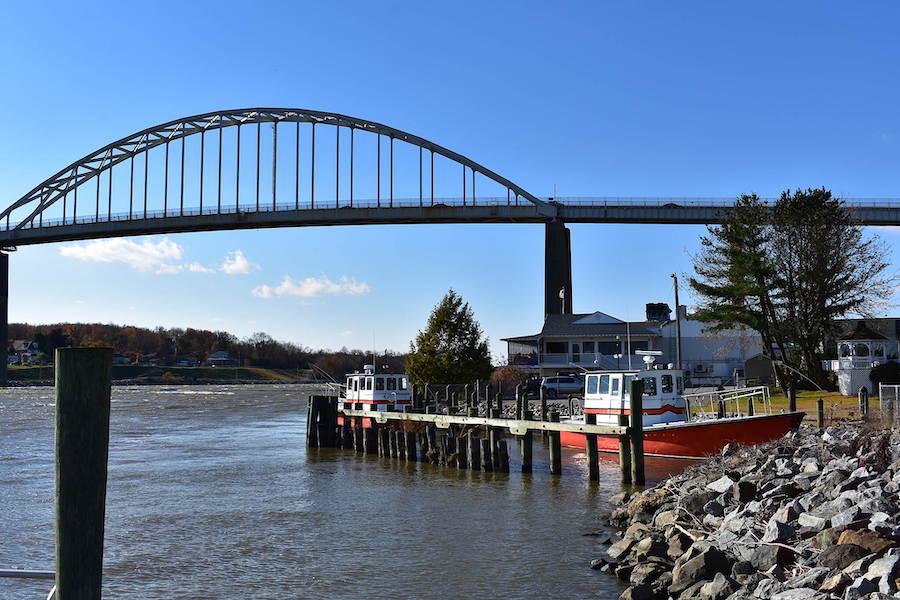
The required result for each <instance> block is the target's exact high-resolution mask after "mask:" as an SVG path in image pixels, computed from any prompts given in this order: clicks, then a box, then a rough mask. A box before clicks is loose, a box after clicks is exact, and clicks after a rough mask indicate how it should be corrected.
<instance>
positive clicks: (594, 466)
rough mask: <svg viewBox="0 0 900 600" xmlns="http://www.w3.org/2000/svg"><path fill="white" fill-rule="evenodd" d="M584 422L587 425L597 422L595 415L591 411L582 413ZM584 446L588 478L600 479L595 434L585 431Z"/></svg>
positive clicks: (591, 479) (592, 479)
mask: <svg viewBox="0 0 900 600" xmlns="http://www.w3.org/2000/svg"><path fill="white" fill-rule="evenodd" d="M584 422H585V424H587V425H596V424H597V415H595V414H593V413H584ZM584 446H585V450H586V451H587V461H588V479H589V480H590V481H599V480H600V458H599V456H598V452H597V434H596V433H586V434H585V435H584Z"/></svg>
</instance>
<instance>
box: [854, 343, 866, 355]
mask: <svg viewBox="0 0 900 600" xmlns="http://www.w3.org/2000/svg"><path fill="white" fill-rule="evenodd" d="M868 355H869V345H868V344H853V356H868Z"/></svg>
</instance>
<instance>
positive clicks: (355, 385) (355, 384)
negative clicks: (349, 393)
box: [353, 377, 359, 392]
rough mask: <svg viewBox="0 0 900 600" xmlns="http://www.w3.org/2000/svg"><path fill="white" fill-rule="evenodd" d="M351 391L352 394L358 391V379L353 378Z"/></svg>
mask: <svg viewBox="0 0 900 600" xmlns="http://www.w3.org/2000/svg"><path fill="white" fill-rule="evenodd" d="M353 391H354V392H358V391H359V377H354V378H353Z"/></svg>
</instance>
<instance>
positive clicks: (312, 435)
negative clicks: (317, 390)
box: [110, 358, 319, 448]
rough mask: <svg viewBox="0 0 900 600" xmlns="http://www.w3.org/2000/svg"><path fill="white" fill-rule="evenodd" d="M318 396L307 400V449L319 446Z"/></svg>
mask: <svg viewBox="0 0 900 600" xmlns="http://www.w3.org/2000/svg"><path fill="white" fill-rule="evenodd" d="M110 361H112V359H111V358H110ZM110 369H112V362H110ZM317 398H318V396H309V397H308V398H307V400H306V447H307V448H317V447H318V446H319V427H318V422H319V403H318V401H317Z"/></svg>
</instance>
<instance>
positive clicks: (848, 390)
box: [832, 321, 888, 396]
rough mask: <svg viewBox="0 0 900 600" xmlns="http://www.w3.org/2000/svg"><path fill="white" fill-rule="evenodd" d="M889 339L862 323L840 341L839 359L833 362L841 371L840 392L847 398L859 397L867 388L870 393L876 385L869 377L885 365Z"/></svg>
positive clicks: (838, 344) (838, 346) (839, 374)
mask: <svg viewBox="0 0 900 600" xmlns="http://www.w3.org/2000/svg"><path fill="white" fill-rule="evenodd" d="M887 341H888V339H887V338H886V337H884V336H883V335H881V334H880V333H878V332H877V331H873V330H872V329H870V328H869V327H868V326H866V324H865V323H864V322H863V321H859V322H858V323H857V324H856V327H854V328H853V329H852V330H851V331H848V332H847V333H845V334H844V335H842V336H841V337H839V338H838V341H837V351H838V359H837V360H836V361H832V365H833V369H834V370H835V371H837V379H838V390H840V392H841V394H843V395H845V396H855V395H857V394H858V393H859V390H860V389H861V388H863V387H865V388H866V389H867V390H868V391H869V393H870V394H871V393H872V392H873V390H872V381H871V380H870V379H869V373H871V371H872V367H876V366H878V365H880V364H881V363H883V362H884V361H885V356H886V355H887Z"/></svg>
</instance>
